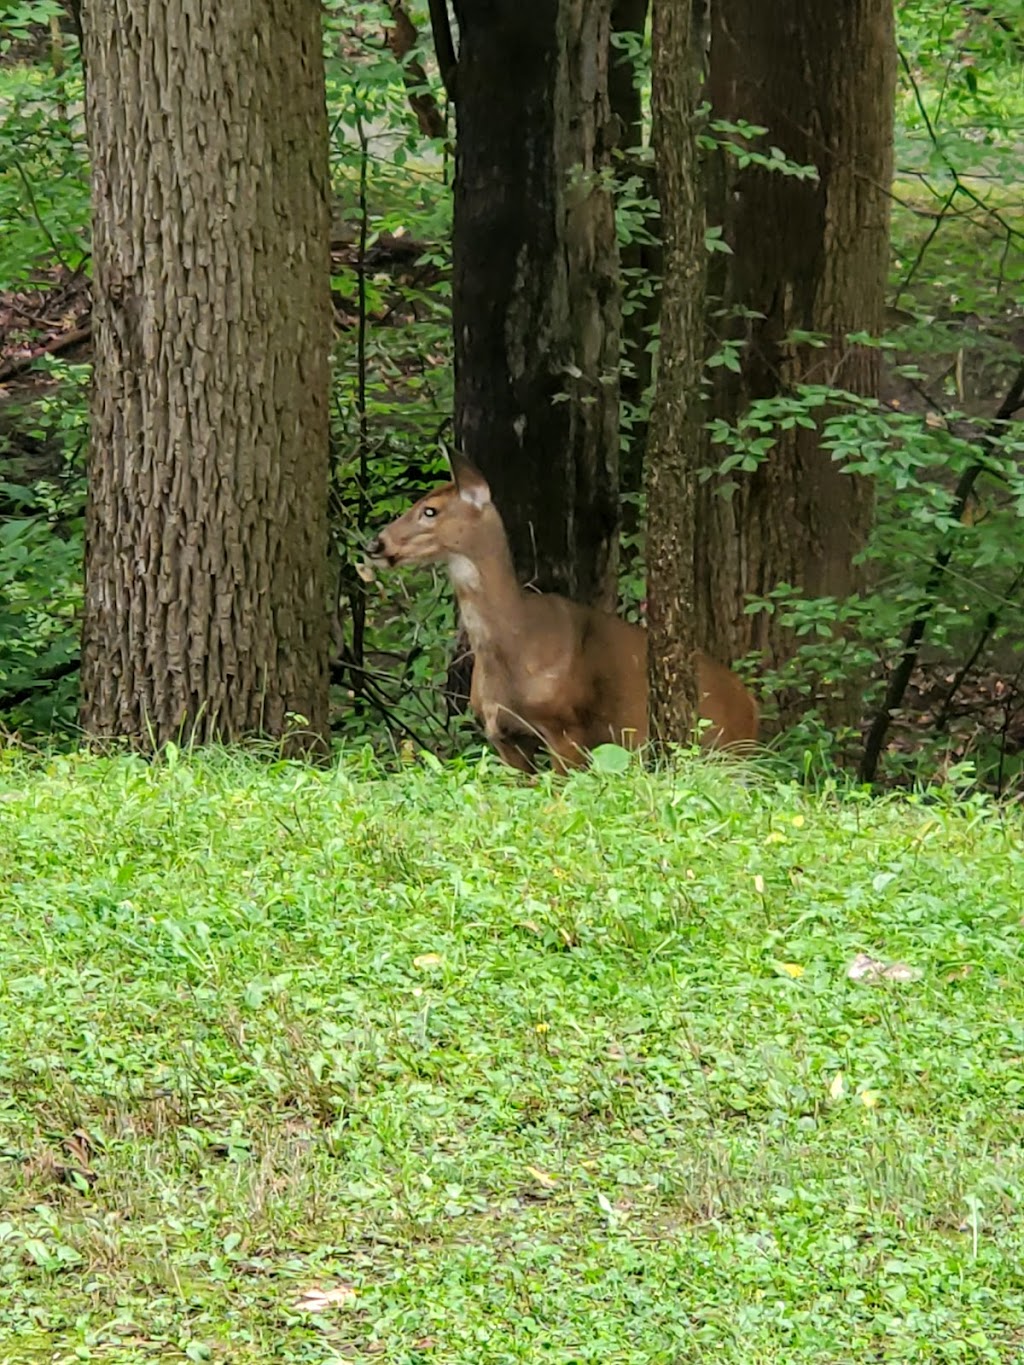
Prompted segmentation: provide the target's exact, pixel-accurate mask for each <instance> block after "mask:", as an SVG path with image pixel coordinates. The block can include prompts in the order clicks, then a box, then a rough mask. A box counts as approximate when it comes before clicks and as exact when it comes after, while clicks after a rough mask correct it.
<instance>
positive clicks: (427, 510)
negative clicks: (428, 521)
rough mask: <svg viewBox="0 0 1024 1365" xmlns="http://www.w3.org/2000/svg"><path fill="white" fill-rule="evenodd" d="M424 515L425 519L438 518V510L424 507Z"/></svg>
mask: <svg viewBox="0 0 1024 1365" xmlns="http://www.w3.org/2000/svg"><path fill="white" fill-rule="evenodd" d="M423 515H424V516H425V517H436V516H437V508H436V507H424V509H423Z"/></svg>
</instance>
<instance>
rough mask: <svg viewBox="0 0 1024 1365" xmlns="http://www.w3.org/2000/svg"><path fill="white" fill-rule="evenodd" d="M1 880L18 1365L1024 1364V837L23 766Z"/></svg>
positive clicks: (176, 773)
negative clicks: (898, 971)
mask: <svg viewBox="0 0 1024 1365" xmlns="http://www.w3.org/2000/svg"><path fill="white" fill-rule="evenodd" d="M0 885H2V901H3V913H2V915H0V1190H2V1202H3V1208H2V1211H0V1362H3V1363H4V1365H7V1363H8V1362H19V1363H20V1362H30V1361H53V1362H70V1361H78V1360H97V1361H106V1362H116V1365H131V1363H132V1362H136V1361H138V1362H142V1361H151V1360H152V1359H154V1358H161V1359H167V1360H171V1361H173V1360H180V1359H185V1360H193V1361H206V1360H209V1361H216V1362H231V1363H232V1365H249V1363H250V1362H257V1361H260V1362H263V1361H285V1362H300V1361H301V1362H307V1361H308V1362H318V1363H319V1362H342V1361H366V1362H371V1361H384V1362H395V1363H396V1365H397V1363H398V1362H421V1361H423V1362H427V1361H430V1362H438V1363H440V1362H445V1363H447V1362H452V1363H453V1365H454V1363H455V1362H459V1365H464V1363H468V1362H488V1363H490V1362H506V1361H508V1362H511V1361H531V1362H577V1361H579V1362H590V1361H601V1362H602V1363H607V1362H654V1363H655V1365H662V1363H663V1365H669V1362H673V1363H675V1362H691V1361H692V1362H715V1363H716V1365H732V1363H733V1362H735V1363H736V1365H740V1363H741V1362H742V1365H768V1363H769V1362H770V1363H771V1365H776V1363H779V1365H781V1363H782V1362H785V1363H786V1365H793V1363H794V1362H804V1361H814V1362H828V1363H830V1365H839V1362H854V1361H856V1362H858V1365H859V1363H860V1362H870V1361H953V1360H970V1361H1011V1360H1016V1359H1018V1358H1019V1357H1020V1355H1021V1353H1022V1352H1024V1281H1022V1279H1021V1276H1020V1264H1021V1259H1022V1256H1024V1211H1022V1207H1021V1196H1022V1193H1024V1191H1022V1184H1024V1165H1022V1160H1021V1158H1022V1151H1021V1142H1022V1134H1024V1123H1022V1119H1024V1112H1022V1111H1024V1100H1022V1096H1024V973H1022V971H1021V952H1020V939H1021V913H1022V899H1024V898H1022V891H1021V888H1024V823H1022V821H1021V818H1020V815H1019V813H1011V812H1007V811H1001V810H1000V809H999V808H997V807H995V806H993V805H991V804H988V803H986V802H984V801H981V800H978V801H977V802H976V803H968V804H964V805H957V804H956V803H955V802H954V801H953V800H952V799H949V800H946V799H939V800H938V801H936V802H933V803H931V804H927V803H924V802H921V803H917V804H915V803H910V802H896V801H888V802H875V803H873V802H870V801H868V800H867V799H865V798H856V797H852V796H851V797H846V798H842V799H840V798H839V797H837V796H836V795H834V794H832V795H829V794H825V795H823V796H817V797H813V796H812V797H809V796H805V795H801V794H799V793H798V792H797V791H796V790H795V789H791V788H788V787H782V786H771V785H769V784H768V782H767V779H761V780H750V781H747V782H742V781H740V780H739V779H738V778H737V777H736V776H735V775H731V774H730V773H728V772H727V771H725V770H724V769H721V768H719V767H716V766H713V765H709V764H705V765H700V766H689V767H686V766H684V767H681V768H680V769H679V770H678V771H677V772H676V773H675V774H674V775H671V774H662V775H660V776H656V777H650V776H645V775H644V774H643V773H639V772H634V773H630V774H627V775H625V776H621V777H616V776H613V775H610V774H609V775H601V774H598V773H590V774H585V775H582V776H578V777H574V778H573V779H571V780H569V781H568V782H566V783H564V784H561V785H559V784H557V783H551V784H549V783H547V782H545V781H542V782H541V783H540V784H539V785H537V786H533V787H531V786H528V785H523V784H521V783H520V782H518V781H517V780H516V779H514V778H511V777H510V776H508V775H506V774H504V773H501V772H497V771H495V770H494V768H493V766H490V765H487V764H485V765H484V766H483V767H479V768H478V767H472V766H464V767H461V768H452V769H450V770H445V771H435V770H433V768H425V767H421V766H419V765H413V766H410V767H409V768H407V769H406V770H405V771H403V772H401V773H399V774H398V775H396V776H392V777H389V778H386V779H384V778H382V777H380V776H379V775H378V774H377V773H376V772H375V771H374V768H373V766H372V764H371V763H370V762H369V761H368V760H367V761H363V760H362V759H361V758H358V757H354V758H352V759H350V760H344V761H342V762H341V763H339V764H338V765H337V766H336V767H334V768H333V769H332V770H330V771H323V772H318V771H312V770H308V769H305V768H303V767H301V766H298V765H292V764H283V763H282V764H268V763H263V764H260V763H257V762H255V761H244V760H242V759H240V758H236V757H231V756H226V755H221V756H212V757H208V758H205V759H198V758H195V759H190V760H184V759H178V760H177V761H173V762H165V763H162V764H158V765H154V766H148V765H146V764H144V763H143V762H141V761H136V760H131V759H98V758H87V757H84V756H71V757H68V758H62V759H57V760H53V761H51V762H49V763H42V762H37V763H35V764H32V763H30V762H28V761H26V760H24V759H22V758H20V757H18V756H16V755H12V754H9V753H8V754H7V755H5V756H0ZM859 952H867V953H870V954H871V955H872V956H874V957H877V958H879V959H882V960H884V961H886V962H893V961H900V962H903V963H906V964H908V965H909V966H911V967H913V968H914V969H916V971H917V972H919V973H920V975H919V977H918V978H917V979H915V980H911V981H881V982H876V983H875V984H869V983H868V982H865V981H852V980H850V979H849V977H848V975H847V968H848V966H849V963H850V962H851V960H852V959H853V958H854V956H855V955H856V954H857V953H859ZM313 1291H317V1292H319V1294H320V1295H321V1296H322V1297H320V1298H316V1297H315V1296H314V1294H313Z"/></svg>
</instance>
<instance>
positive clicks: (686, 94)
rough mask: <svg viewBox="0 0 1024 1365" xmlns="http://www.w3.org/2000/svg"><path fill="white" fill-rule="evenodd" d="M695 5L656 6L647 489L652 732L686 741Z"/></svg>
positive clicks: (700, 287) (698, 254)
mask: <svg viewBox="0 0 1024 1365" xmlns="http://www.w3.org/2000/svg"><path fill="white" fill-rule="evenodd" d="M694 29H695V25H694V24H693V19H692V15H691V10H690V6H689V5H687V4H680V3H679V0H653V5H652V20H651V39H652V70H651V106H652V116H653V128H652V137H653V143H654V155H655V165H656V169H657V179H658V197H659V200H660V203H661V229H662V249H663V253H664V263H665V265H664V276H663V280H662V287H661V342H660V347H659V351H658V369H657V380H656V386H655V395H654V404H653V408H652V411H651V424H650V441H649V446H648V451H647V461H646V466H647V468H646V486H647V631H648V676H649V679H650V718H651V719H650V730H651V737H652V739H654V740H655V742H656V743H676V744H682V743H686V742H687V741H689V740H690V739H691V738H692V734H693V724H694V720H695V718H696V714H697V684H696V676H695V658H694V655H695V633H694V609H693V593H694V575H693V516H694V476H695V461H694V455H695V452H696V450H697V447H698V444H699V441H698V433H699V430H700V421H701V394H700V378H701V367H702V363H703V359H704V357H703V344H702V335H703V333H702V328H701V317H702V308H703V302H704V279H705V269H704V255H705V253H704V202H703V196H702V191H701V184H700V175H699V152H698V146H697V101H698V92H699V82H698V65H697V46H698V45H697V43H696V41H695V38H696V36H697V35H696V33H695V31H694Z"/></svg>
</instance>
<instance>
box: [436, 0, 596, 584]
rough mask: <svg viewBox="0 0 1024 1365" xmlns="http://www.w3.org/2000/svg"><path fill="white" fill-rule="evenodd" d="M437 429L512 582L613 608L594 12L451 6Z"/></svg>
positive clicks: (537, 4) (585, 3)
mask: <svg viewBox="0 0 1024 1365" xmlns="http://www.w3.org/2000/svg"><path fill="white" fill-rule="evenodd" d="M454 9H455V15H456V18H457V20H458V24H459V36H460V48H459V58H458V67H457V74H456V80H455V88H456V127H457V139H456V159H455V165H456V173H455V201H454V229H453V256H454V274H453V284H452V312H453V322H454V329H455V430H456V439H457V443H458V445H459V448H460V449H461V450H462V452H463V453H464V454H465V455H466V456H468V458H469V459H470V460H472V461H473V463H474V464H476V465H477V466H478V467H479V468H480V469H481V470H482V471H483V472H484V474H485V475H486V476H487V479H488V481H489V483H490V485H491V488H492V490H493V492H494V497H495V501H496V503H497V505H498V507H499V508H500V510H501V513H502V516H503V517H504V518H505V522H506V525H507V527H508V531H509V539H510V542H511V545H512V552H513V557H514V560H515V564H516V569H517V572H518V574H519V576H520V577H521V579H523V580H524V581H527V582H531V583H533V584H535V585H536V586H537V587H539V588H541V589H544V590H554V591H558V592H562V593H565V594H567V595H568V596H570V597H574V598H576V599H578V600H580V601H585V602H596V603H602V604H604V605H607V606H610V605H612V603H613V602H614V599H615V576H616V553H617V540H618V526H619V505H618V441H619V432H618V347H619V281H618V252H617V245H616V236H615V220H614V212H613V205H612V197H611V194H610V192H609V189H608V187H607V185H606V184H605V183H603V181H602V178H601V177H602V173H603V172H604V170H605V169H606V167H607V166H608V165H609V164H610V154H611V141H612V137H611V132H612V130H611V125H610V111H609V103H608V35H609V11H610V0H530V3H529V4H524V3H523V0H489V2H488V3H486V4H480V3H478V2H477V0H472V3H471V0H455V3H454Z"/></svg>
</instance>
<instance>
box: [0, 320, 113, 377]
mask: <svg viewBox="0 0 1024 1365" xmlns="http://www.w3.org/2000/svg"><path fill="white" fill-rule="evenodd" d="M91 336H92V323H91V322H87V323H86V324H85V326H84V327H76V328H75V329H74V331H72V332H63V333H62V334H61V335H60V336H57V337H51V338H50V340H49V341H46V342H44V343H43V345H42V346H39V347H38V348H37V349H36V350H34V351H33V352H32V354H31V355H19V356H12V357H11V358H10V359H9V360H5V361H4V362H3V364H2V365H0V384H2V383H3V381H4V380H5V379H11V378H13V376H14V375H16V374H21V373H22V372H23V371H24V370H28V369H30V368H31V367H32V366H33V365H34V364H35V362H36V361H37V360H38V359H39V357H40V356H42V355H60V353H61V351H69V350H70V349H71V347H72V346H77V345H78V344H79V342H81V341H88V340H89V338H90V337H91Z"/></svg>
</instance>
